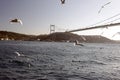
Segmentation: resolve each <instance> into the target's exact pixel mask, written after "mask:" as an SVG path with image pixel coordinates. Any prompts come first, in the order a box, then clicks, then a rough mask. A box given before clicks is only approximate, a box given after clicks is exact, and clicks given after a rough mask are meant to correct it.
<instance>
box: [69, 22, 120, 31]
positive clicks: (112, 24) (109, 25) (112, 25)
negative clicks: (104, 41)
mask: <svg viewBox="0 0 120 80" xmlns="http://www.w3.org/2000/svg"><path fill="white" fill-rule="evenodd" d="M118 25H120V22H119V23H111V24H106V25H100V26H94V27H86V28H81V29H76V30H70V31H67V32H77V31H84V30H90V29H96V28H108V27H114V26H118Z"/></svg>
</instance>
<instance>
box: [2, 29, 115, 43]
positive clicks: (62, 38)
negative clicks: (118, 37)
mask: <svg viewBox="0 0 120 80" xmlns="http://www.w3.org/2000/svg"><path fill="white" fill-rule="evenodd" d="M0 40H22V41H38V40H39V41H56V42H66V41H70V42H73V41H75V40H78V41H79V42H88V43H103V42H116V41H112V40H110V39H107V38H105V37H102V36H85V35H77V34H73V33H68V32H56V33H52V34H48V35H38V36H35V35H25V34H20V33H14V32H8V31H0Z"/></svg>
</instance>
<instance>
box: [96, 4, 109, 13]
mask: <svg viewBox="0 0 120 80" xmlns="http://www.w3.org/2000/svg"><path fill="white" fill-rule="evenodd" d="M110 3H111V2H108V3H106V4H104V5H103V6H101V8H100V10H99V11H98V13H100V12H101V11H102V9H103V8H105V6H107V5H109V4H110Z"/></svg>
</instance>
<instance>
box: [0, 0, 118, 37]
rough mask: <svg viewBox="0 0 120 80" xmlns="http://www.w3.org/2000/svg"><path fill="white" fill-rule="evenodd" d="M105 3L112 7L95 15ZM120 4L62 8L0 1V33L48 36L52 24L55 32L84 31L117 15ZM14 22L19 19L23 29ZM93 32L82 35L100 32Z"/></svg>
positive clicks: (69, 3)
mask: <svg viewBox="0 0 120 80" xmlns="http://www.w3.org/2000/svg"><path fill="white" fill-rule="evenodd" d="M108 2H111V3H110V4H108V5H106V6H105V7H104V8H103V9H102V10H101V12H100V13H98V11H99V10H100V8H101V6H103V5H104V4H106V3H108ZM119 3H120V0H66V3H65V4H63V5H62V4H61V2H60V0H0V30H6V31H13V32H18V33H25V34H36V35H39V34H48V33H49V27H50V25H51V24H52V25H55V26H56V31H65V30H72V29H79V28H84V27H87V26H89V25H92V24H94V23H97V22H99V21H102V20H104V19H107V18H109V17H111V16H114V15H116V14H119V13H120V5H119ZM14 18H19V19H21V20H22V21H23V25H20V24H10V23H9V21H10V19H14ZM117 18H120V16H117V17H116V19H117ZM109 21H110V20H109ZM109 21H108V22H109ZM117 21H118V22H119V21H120V20H117ZM101 24H103V23H101ZM98 25H100V24H98ZM104 30H105V29H104ZM94 31H95V30H94ZM94 31H86V32H83V33H84V34H93V33H94V34H99V33H101V32H102V31H103V29H99V30H96V31H97V32H98V33H96V32H94ZM114 31H115V30H114ZM116 31H118V29H116ZM119 31H120V30H119ZM119 31H118V32H119ZM92 32H93V33H92Z"/></svg>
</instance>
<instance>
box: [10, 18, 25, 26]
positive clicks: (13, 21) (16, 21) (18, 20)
mask: <svg viewBox="0 0 120 80" xmlns="http://www.w3.org/2000/svg"><path fill="white" fill-rule="evenodd" d="M10 22H11V23H19V24H21V25H23V23H22V21H21V20H20V19H17V18H16V19H12V20H10Z"/></svg>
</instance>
